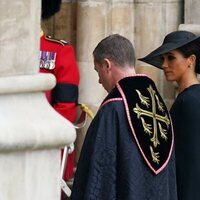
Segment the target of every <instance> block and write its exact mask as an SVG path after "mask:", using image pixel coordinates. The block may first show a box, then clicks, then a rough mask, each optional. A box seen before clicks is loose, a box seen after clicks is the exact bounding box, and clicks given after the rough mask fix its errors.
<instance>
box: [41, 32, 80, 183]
mask: <svg viewBox="0 0 200 200" xmlns="http://www.w3.org/2000/svg"><path fill="white" fill-rule="evenodd" d="M40 72H42V73H52V74H54V76H55V77H56V86H55V87H54V88H53V89H52V90H51V91H47V92H46V96H47V99H48V101H49V103H50V104H51V105H52V106H53V108H54V109H55V110H56V111H57V112H58V113H60V114H61V115H62V116H63V117H65V118H66V119H68V120H69V121H70V122H72V123H73V122H74V120H75V115H76V105H77V102H78V84H79V79H80V77H79V70H78V66H77V63H76V59H75V53H74V49H73V47H72V46H71V45H69V44H67V43H66V42H64V41H62V40H61V41H60V40H55V39H52V38H50V37H46V36H44V35H42V36H41V38H40ZM73 168H74V152H73V153H72V154H69V155H68V160H67V166H66V172H65V175H64V179H65V180H68V179H69V178H70V177H71V176H72V175H73Z"/></svg>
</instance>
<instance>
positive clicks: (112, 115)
mask: <svg viewBox="0 0 200 200" xmlns="http://www.w3.org/2000/svg"><path fill="white" fill-rule="evenodd" d="M132 78H133V77H132ZM139 79H140V78H139ZM144 79H148V78H147V77H144ZM110 95H111V96H115V98H110ZM104 102H107V103H105V104H102V106H101V108H100V109H99V111H98V113H97V115H96V116H95V118H94V120H93V121H92V123H91V125H90V127H89V129H88V131H87V134H86V138H85V141H84V144H83V147H82V151H81V155H80V158H79V162H78V166H77V170H76V173H75V179H74V184H73V189H72V195H71V200H177V193H176V174H175V158H174V151H172V153H171V154H170V158H169V160H168V162H167V165H166V166H165V167H164V169H162V170H161V171H160V172H159V173H158V174H155V173H154V172H153V171H152V170H151V169H150V168H149V166H148V165H147V163H146V161H145V159H144V157H143V156H142V155H141V151H140V150H139V148H138V145H137V144H136V141H135V138H134V137H133V134H132V131H131V128H130V125H129V123H128V120H127V114H126V111H125V106H124V102H123V100H122V98H120V95H119V91H118V89H117V88H114V90H113V91H112V92H111V93H110V94H109V95H108V96H107V97H106V99H105V101H104Z"/></svg>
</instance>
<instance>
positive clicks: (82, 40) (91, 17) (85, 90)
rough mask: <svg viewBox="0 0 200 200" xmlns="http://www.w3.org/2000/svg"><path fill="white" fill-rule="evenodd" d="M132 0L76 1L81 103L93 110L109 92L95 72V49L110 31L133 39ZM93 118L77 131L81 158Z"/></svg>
mask: <svg viewBox="0 0 200 200" xmlns="http://www.w3.org/2000/svg"><path fill="white" fill-rule="evenodd" d="M133 7H134V5H133V1H132V0H113V1H107V0H85V1H82V0H79V1H78V2H77V45H76V53H77V61H78V65H79V69H80V75H81V76H80V77H81V81H80V91H79V94H80V97H79V102H82V103H85V104H87V105H88V106H89V107H90V108H91V109H92V110H93V112H94V113H96V111H97V110H98V108H99V105H100V103H101V102H102V100H103V99H104V97H105V96H106V95H107V93H106V91H105V90H104V89H103V87H102V86H101V85H100V84H99V83H98V75H97V73H96V72H95V71H94V64H93V57H92V52H93V50H94V48H95V47H96V45H97V44H98V42H100V40H102V39H103V38H104V37H106V36H108V35H109V34H111V33H119V34H121V35H124V36H126V37H128V38H129V39H130V40H131V41H133V39H134V13H133ZM89 123H90V120H89V121H88V123H87V125H86V127H85V129H84V130H82V131H81V133H78V138H77V141H76V144H77V145H76V150H77V156H76V158H77V159H78V157H79V153H80V149H81V146H82V142H83V140H84V137H85V133H86V130H87V128H88V125H89Z"/></svg>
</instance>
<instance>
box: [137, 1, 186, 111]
mask: <svg viewBox="0 0 200 200" xmlns="http://www.w3.org/2000/svg"><path fill="white" fill-rule="evenodd" d="M144 13H145V14H144ZM181 17H182V0H162V1H160V0H137V1H136V2H135V18H136V20H135V44H136V52H137V57H144V56H145V55H147V54H148V53H150V52H151V51H152V50H154V49H155V48H157V47H158V46H160V45H161V43H162V41H163V39H164V37H165V35H166V34H167V33H169V32H171V31H175V30H177V29H178V25H179V24H180V23H181ZM137 72H138V73H145V74H148V75H149V76H150V77H151V78H152V79H153V80H154V81H155V82H156V85H157V86H158V89H159V91H160V92H161V94H162V96H163V97H164V99H165V102H166V103H167V105H168V107H170V106H171V104H172V102H173V99H174V96H175V90H174V86H173V84H171V83H167V82H166V80H165V77H164V75H163V72H162V71H161V70H159V69H157V68H155V67H153V66H150V65H147V64H145V63H143V62H138V63H137Z"/></svg>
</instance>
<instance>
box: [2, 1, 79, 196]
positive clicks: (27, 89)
mask: <svg viewBox="0 0 200 200" xmlns="http://www.w3.org/2000/svg"><path fill="white" fill-rule="evenodd" d="M40 10H41V2H40V1H35V0H15V1H12V0H1V1H0V19H1V21H0V30H1V31H0V44H1V46H0V132H1V134H0V177H1V179H0V199H2V200H11V199H14V200H36V199H37V200H44V199H48V200H59V199H60V186H59V181H60V158H61V156H60V148H61V147H63V146H65V145H69V144H70V143H72V142H73V141H74V140H75V137H76V136H75V130H74V128H73V126H72V124H71V123H70V122H68V121H67V120H66V119H64V118H63V117H61V116H60V115H58V114H57V113H56V112H55V111H54V110H53V108H52V107H51V106H50V105H49V104H48V102H47V100H46V97H45V95H44V91H45V90H49V89H51V88H53V87H54V85H55V78H54V76H52V75H45V74H39V32H40Z"/></svg>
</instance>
